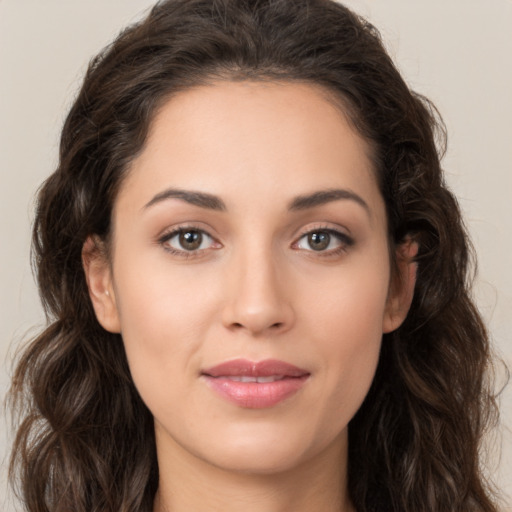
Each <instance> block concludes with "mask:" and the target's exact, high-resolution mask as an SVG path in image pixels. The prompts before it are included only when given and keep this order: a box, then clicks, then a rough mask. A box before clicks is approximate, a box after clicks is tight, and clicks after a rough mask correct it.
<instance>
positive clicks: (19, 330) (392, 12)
mask: <svg viewBox="0 0 512 512" xmlns="http://www.w3.org/2000/svg"><path fill="white" fill-rule="evenodd" d="M152 3H153V2H152V0H88V1H83V0H44V1H41V0H0V184H1V187H0V194H1V197H0V229H1V233H0V247H1V249H0V279H1V281H0V282H1V289H0V301H1V302H0V315H1V316H0V396H1V397H3V395H4V394H5V391H6V389H7V385H8V375H9V371H10V369H9V360H10V358H11V357H12V353H13V352H14V351H15V350H16V346H17V345H18V344H19V342H20V340H21V339H23V338H24V337H26V335H27V332H28V331H29V330H30V329H33V328H34V326H37V325H41V323H42V321H43V317H42V313H41V309H40V306H39V303H38V298H37V291H36V289H35V286H34V284H33V279H32V275H31V270H30V265H29V258H28V254H29V241H30V223H31V220H32V218H33V213H32V210H33V201H34V194H35V191H36V189H37V187H38V186H39V184H40V183H41V181H42V180H43V179H44V178H45V177H46V176H47V175H48V174H49V173H50V172H51V171H52V169H53V168H54V166H55V163H56V160H57V145H58V134H59V130H60V127H61V124H62V121H63V116H64V115H65V112H66V111H67V109H68V107H69V106H70V104H71V101H72V99H73V97H74V94H75V93H76V90H77V87H78V86H79V84H80V78H81V76H82V73H83V72H84V69H85V66H86V64H87V62H88V60H89V58H91V57H92V55H93V54H95V53H96V52H97V51H99V50H100V49H101V48H102V47H103V46H104V45H105V44H106V43H107V42H109V41H110V40H111V39H112V38H113V37H114V36H115V35H116V33H117V32H118V30H119V29H120V28H121V27H123V26H124V25H126V24H127V23H130V22H132V21H135V20H136V19H138V17H139V16H140V14H141V13H142V12H143V11H144V10H145V9H146V8H147V7H148V6H149V5H151V4H152ZM346 3H347V5H349V6H352V7H353V8H354V9H355V10H356V11H358V12H359V13H360V14H363V15H364V16H366V17H368V18H369V19H370V20H371V21H373V22H374V24H375V25H376V26H377V27H378V28H379V29H380V30H381V32H382V34H383V37H384V39H385V41H386V43H387V45H388V48H389V50H390V52H391V54H392V55H393V56H394V57H395V59H396V60H397V62H398V64H399V67H400V69H401V70H402V72H403V73H404V75H405V77H406V79H407V80H408V81H409V83H410V84H411V85H412V86H413V88H414V89H416V90H417V91H419V92H421V93H424V94H426V95H427V96H429V97H430V98H431V99H433V100H434V102H435V103H436V104H437V106H438V107H439V109H440V110H441V113H442V114H443V116H444V118H445V121H446V123H447V126H448V130H449V150H448V154H447V156H446V158H445V160H444V167H445V169H446V170H447V179H448V182H449V183H450V184H451V186H452V187H453V188H454V189H455V191H456V193H457V194H458V197H459V198H460V201H461V205H462V207H463V209H464V211H465V214H466V219H467V224H468V227H469V229H470V231H471V234H472V237H473V240H474V242H475V245H476V248H477V252H478V254H479V263H480V265H479V274H478V279H477V286H476V289H475V293H476V296H477V299H478V302H479V305H480V307H481V309H482V312H483V314H484V316H485V318H486V320H487V322H488V324H489V326H490V330H491V333H492V336H493V340H494V343H495V345H496V349H497V350H498V351H499V352H500V353H501V355H502V356H503V357H504V358H505V359H506V360H507V361H508V364H509V366H510V367H511V368H512V343H511V333H512V271H511V270H510V266H511V263H512V259H511V256H510V254H511V253H512V164H511V162H512V0H428V1H427V0H423V1H420V0H349V1H347V2H346ZM511 388H512V383H511V384H510V385H509V386H508V388H507V390H506V392H505V393H503V395H502V412H503V420H504V422H503V426H502V428H501V434H500V435H501V438H498V439H497V441H496V443H495V446H497V447H499V446H500V445H501V444H502V445H503V449H502V456H501V458H500V457H499V455H498V452H497V451H494V452H492V457H491V468H490V473H491V474H492V475H493V476H494V478H496V480H497V482H498V483H499V485H500V486H501V488H502V489H504V490H506V491H507V492H508V493H509V494H512V389H511ZM0 425H1V427H0V428H1V430H0V432H1V435H0V462H1V470H0V509H1V510H3V511H5V512H12V511H14V505H13V500H12V496H11V495H10V493H9V492H8V490H7V487H6V483H5V457H6V451H7V446H8V443H9V441H8V437H9V433H8V429H7V427H6V420H5V419H4V418H3V417H2V418H0Z"/></svg>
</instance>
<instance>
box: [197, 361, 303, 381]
mask: <svg viewBox="0 0 512 512" xmlns="http://www.w3.org/2000/svg"><path fill="white" fill-rule="evenodd" d="M201 373H202V374H203V375H208V376H209V377H234V376H249V377H270V376H272V375H281V376H283V377H304V376H306V375H309V372H308V371H307V370H304V369H302V368H298V367H297V366H295V365H293V364H290V363H286V362H284V361H279V360H277V359H265V360H263V361H248V360H247V359H233V360H231V361H225V362H223V363H220V364H218V365H216V366H212V367H211V368H207V369H206V370H203V371H202V372H201Z"/></svg>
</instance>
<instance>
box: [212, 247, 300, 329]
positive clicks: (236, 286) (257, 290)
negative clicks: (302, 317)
mask: <svg viewBox="0 0 512 512" xmlns="http://www.w3.org/2000/svg"><path fill="white" fill-rule="evenodd" d="M228 272H229V276H230V277H229V279H227V280H226V281H227V283H226V286H227V289H226V290H225V291H226V292H227V300H226V302H225V306H224V310H223V312H222V322H223V325H224V326H225V327H226V328H228V329H229V330H231V331H244V332H246V333H248V334H250V335H252V336H271V335H276V334H278V333H283V332H285V331H287V330H289V329H290V328H291V326H292V325H293V323H294V320H295V315H294V311H293V308H292V304H291V302H290V301H289V300H288V297H290V296H291V293H290V292H291V290H290V284H291V283H290V282H289V281H288V282H287V280H286V276H285V275H284V273H283V268H282V265H281V268H280V266H279V265H278V263H277V261H276V259H275V258H273V257H272V254H271V251H270V250H268V251H264V250H261V249H260V250H258V249H256V250H254V251H246V252H244V253H243V254H240V255H238V256H237V257H235V258H234V260H233V261H231V265H230V268H229V270H228Z"/></svg>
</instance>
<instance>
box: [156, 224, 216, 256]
mask: <svg viewBox="0 0 512 512" xmlns="http://www.w3.org/2000/svg"><path fill="white" fill-rule="evenodd" d="M191 231H192V232H196V233H200V234H201V235H202V236H203V237H204V236H205V235H206V236H207V237H208V238H210V239H211V240H212V243H213V244H218V245H219V246H220V243H219V242H217V241H216V240H215V238H213V237H212V236H211V235H210V234H209V233H207V232H206V231H205V230H204V229H201V228H199V227H197V226H192V225H191V226H180V227H179V228H176V229H172V230H171V231H168V232H166V233H164V234H163V235H162V236H161V237H160V238H159V239H158V243H159V244H160V245H161V246H162V247H163V248H164V250H165V251H167V252H168V253H170V254H172V255H173V256H178V257H180V258H185V259H189V258H197V257H200V256H201V255H202V254H203V253H204V251H207V250H208V249H209V248H207V249H196V250H190V251H187V250H185V249H175V248H174V247H172V246H170V245H168V242H169V241H170V240H172V239H173V238H174V237H175V236H177V235H180V234H182V233H187V232H191Z"/></svg>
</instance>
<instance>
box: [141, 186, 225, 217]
mask: <svg viewBox="0 0 512 512" xmlns="http://www.w3.org/2000/svg"><path fill="white" fill-rule="evenodd" d="M167 199H181V200H182V201H185V202H187V203H189V204H193V205H195V206H200V207H201V208H207V209H209V210H215V211H219V212H222V211H226V205H225V203H224V201H222V199H220V198H219V197H217V196H214V195H213V194H207V193H206V192H196V191H192V190H182V189H178V188H169V189H167V190H164V191H163V192H160V193H159V194H157V195H156V196H155V197H153V199H151V201H149V202H148V203H147V204H145V205H144V210H145V209H147V208H149V207H150V206H153V205H155V204H157V203H161V202H162V201H165V200H167Z"/></svg>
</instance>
